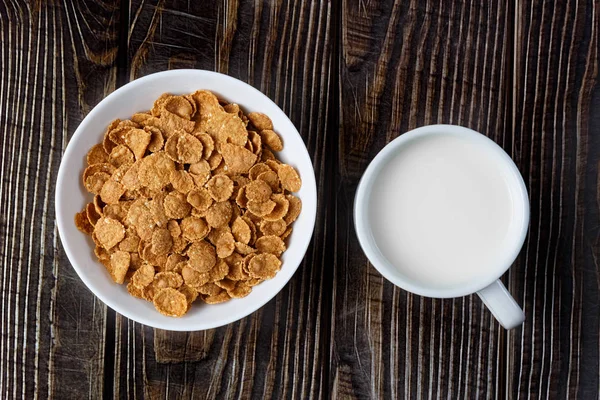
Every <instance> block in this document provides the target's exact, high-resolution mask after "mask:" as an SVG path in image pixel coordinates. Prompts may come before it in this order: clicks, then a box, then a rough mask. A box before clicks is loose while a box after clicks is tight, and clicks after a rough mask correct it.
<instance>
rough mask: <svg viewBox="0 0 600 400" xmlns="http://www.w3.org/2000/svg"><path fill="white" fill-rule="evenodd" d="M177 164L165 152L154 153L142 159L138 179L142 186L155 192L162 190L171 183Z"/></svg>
mask: <svg viewBox="0 0 600 400" xmlns="http://www.w3.org/2000/svg"><path fill="white" fill-rule="evenodd" d="M174 170H175V164H174V163H173V161H172V160H171V159H169V157H167V156H166V154H165V153H164V152H158V153H152V154H150V155H149V156H148V157H144V158H142V162H141V164H140V167H139V171H138V178H139V180H140V182H141V183H142V185H144V186H147V187H148V188H150V189H153V190H161V189H162V188H163V187H165V186H167V185H168V184H169V183H170V177H171V172H173V171H174Z"/></svg>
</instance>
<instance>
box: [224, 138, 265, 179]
mask: <svg viewBox="0 0 600 400" xmlns="http://www.w3.org/2000/svg"><path fill="white" fill-rule="evenodd" d="M221 154H222V155H223V158H224V159H225V165H226V166H227V167H228V168H229V170H230V171H231V172H232V173H247V172H248V170H250V168H252V166H253V165H254V164H255V163H256V159H257V157H256V154H254V153H252V152H251V151H250V150H248V149H245V148H244V147H242V146H237V145H235V144H231V143H224V144H223V145H222V146H221Z"/></svg>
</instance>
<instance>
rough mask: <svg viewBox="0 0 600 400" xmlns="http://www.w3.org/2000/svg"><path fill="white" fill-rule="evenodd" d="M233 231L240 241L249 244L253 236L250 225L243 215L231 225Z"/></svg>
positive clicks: (236, 238)
mask: <svg viewBox="0 0 600 400" xmlns="http://www.w3.org/2000/svg"><path fill="white" fill-rule="evenodd" d="M231 233H232V234H233V236H234V237H235V240H237V241H238V242H241V243H244V244H248V243H250V239H251V238H252V231H251V230H250V226H248V224H247V223H246V221H244V220H243V219H242V218H241V217H238V218H236V219H235V220H234V221H233V224H232V225H231Z"/></svg>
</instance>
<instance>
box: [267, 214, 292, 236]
mask: <svg viewBox="0 0 600 400" xmlns="http://www.w3.org/2000/svg"><path fill="white" fill-rule="evenodd" d="M288 213H289V211H288ZM286 228H287V224H286V222H285V221H284V220H283V219H281V218H280V219H276V220H274V221H263V222H262V224H261V225H260V231H261V232H262V234H263V235H267V236H268V235H275V236H281V235H282V234H283V232H285V230H286Z"/></svg>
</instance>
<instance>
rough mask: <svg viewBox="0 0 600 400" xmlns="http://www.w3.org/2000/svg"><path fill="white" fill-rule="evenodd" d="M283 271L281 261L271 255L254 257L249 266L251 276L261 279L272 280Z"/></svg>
mask: <svg viewBox="0 0 600 400" xmlns="http://www.w3.org/2000/svg"><path fill="white" fill-rule="evenodd" d="M280 269H281V261H280V260H279V258H277V257H276V256H275V255H273V254H270V253H264V254H259V255H257V256H255V257H253V258H252V259H251V260H250V263H249V264H248V272H249V273H250V276H253V277H255V278H261V279H271V278H273V277H275V274H277V272H278V271H279V270H280Z"/></svg>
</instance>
